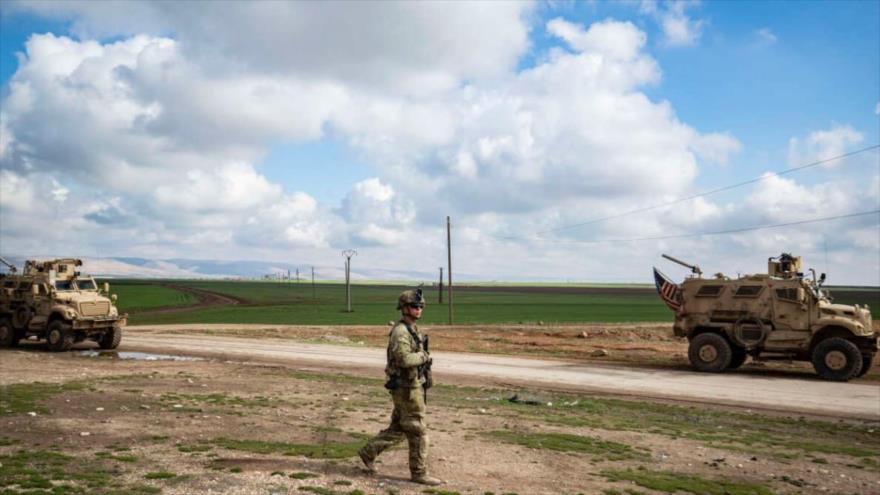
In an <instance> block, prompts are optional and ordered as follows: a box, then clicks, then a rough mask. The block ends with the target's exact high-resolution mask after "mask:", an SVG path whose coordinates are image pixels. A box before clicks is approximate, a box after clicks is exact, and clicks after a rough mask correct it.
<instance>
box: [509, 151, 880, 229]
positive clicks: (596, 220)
mask: <svg viewBox="0 0 880 495" xmlns="http://www.w3.org/2000/svg"><path fill="white" fill-rule="evenodd" d="M877 148H880V144H875V145H872V146H868V147H867V148H862V149H859V150H855V151H850V152H849V153H844V154H842V155H837V156H833V157H831V158H826V159H824V160H819V161H815V162H812V163H808V164H806V165H800V166H798V167H792V168H787V169H785V170H782V171H780V172H771V173H769V174H765V175H762V176H760V177H755V178H753V179H749V180H747V181H743V182H738V183H736V184H731V185H729V186H724V187H719V188H717V189H712V190H709V191H704V192H701V193H697V194H692V195H690V196H686V197H684V198H680V199H676V200H674V201H669V202H666V203H661V204H657V205H653V206H646V207H643V208H636V209H634V210H629V211H625V212H623V213H617V214H614V215H609V216H607V217H601V218H594V219H593V220H588V221H586V222H580V223H574V224H570V225H563V226H561V227H556V228H554V229H547V230H542V231H540V232H535V234H549V233H550V232H559V231H561V230H569V229H574V228H577V227H583V226H585V225H592V224H594V223H599V222H605V221H607V220H613V219H615V218H620V217H624V216H627V215H632V214H634V213H642V212H646V211H651V210H656V209H657V208H663V207H665V206H672V205H675V204H678V203H683V202H685V201H689V200H692V199H696V198H699V197H702V196H708V195H710V194H715V193H719V192H722V191H728V190H730V189H736V188H737V187H742V186H745V185H748V184H754V183H755V182H760V181H762V180H766V179H769V178H770V177H779V176H782V175H787V174H790V173H793V172H797V171H800V170H804V169H807V168H811V167H816V166H818V165H822V164H823V163H828V162H832V161H834V160H840V159H841V158H846V157H849V156H853V155H857V154H859V153H864V152H866V151H870V150H873V149H877ZM502 239H511V240H516V239H521V238H517V237H502Z"/></svg>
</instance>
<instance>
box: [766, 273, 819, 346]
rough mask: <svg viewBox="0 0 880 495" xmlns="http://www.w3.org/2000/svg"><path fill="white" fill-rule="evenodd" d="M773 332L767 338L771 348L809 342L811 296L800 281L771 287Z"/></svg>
mask: <svg viewBox="0 0 880 495" xmlns="http://www.w3.org/2000/svg"><path fill="white" fill-rule="evenodd" d="M770 289H771V292H772V293H771V294H770V296H771V297H770V299H771V304H772V308H773V330H772V331H771V332H770V333H769V334H768V336H767V344H768V347H769V346H773V345H780V346H786V347H787V346H790V345H793V344H796V343H799V342H808V341H809V334H810V311H809V309H810V304H809V300H808V298H809V295H808V294H807V292H806V290H805V289H804V288H803V287H802V286H801V284H800V283H799V282H798V281H794V280H793V281H783V282H775V283H774V284H773V285H772V286H771V287H770Z"/></svg>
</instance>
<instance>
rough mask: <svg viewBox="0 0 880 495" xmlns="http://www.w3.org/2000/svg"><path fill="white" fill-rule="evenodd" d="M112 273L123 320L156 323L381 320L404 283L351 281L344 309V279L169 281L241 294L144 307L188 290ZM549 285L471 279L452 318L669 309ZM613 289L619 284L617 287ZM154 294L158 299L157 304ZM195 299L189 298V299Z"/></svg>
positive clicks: (646, 316)
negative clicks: (199, 303)
mask: <svg viewBox="0 0 880 495" xmlns="http://www.w3.org/2000/svg"><path fill="white" fill-rule="evenodd" d="M150 283H151V284H155V285H152V286H151V285H145V284H144V282H143V281H124V280H117V281H114V282H113V284H112V289H113V290H112V292H114V293H118V294H119V304H120V308H121V309H122V310H123V311H128V312H129V313H130V314H131V316H130V320H129V322H130V323H131V324H135V325H136V324H161V323H265V324H291V325H295V324H325V325H363V324H382V323H385V322H387V321H389V320H394V319H397V318H398V315H399V313H398V311H397V310H396V308H395V305H396V301H397V296H398V294H400V292H401V291H402V290H404V289H405V288H406V287H404V286H381V285H354V286H352V308H353V310H354V311H353V312H352V313H347V312H346V311H345V286H344V285H342V284H327V283H325V284H318V285H317V286H316V288H315V294H314V297H313V293H312V287H311V285H310V284H305V283H303V284H299V285H297V284H280V283H271V282H231V281H174V284H175V285H178V286H185V287H192V288H195V289H203V290H208V291H211V292H217V293H221V294H225V295H229V296H233V297H236V298H239V299H243V300H245V301H246V302H245V303H243V304H240V305H236V306H215V307H208V308H195V309H193V310H191V311H183V312H173V313H149V312H145V310H148V309H150V308H155V307H159V306H171V305H176V304H185V303H181V302H179V301H177V302H171V303H167V301H168V300H170V299H173V298H172V297H171V295H170V294H169V292H171V293H175V292H176V293H177V294H180V295H181V296H186V297H192V296H188V295H186V294H183V293H180V292H177V291H175V290H174V289H170V288H167V287H162V286H160V285H159V284H160V283H161V282H150ZM552 290H553V288H546V289H545V288H538V289H534V290H533V289H530V288H517V289H510V288H507V289H506V290H502V289H501V288H490V287H474V288H469V289H467V290H460V291H458V292H455V293H454V297H455V305H454V310H455V322H456V323H472V324H475V323H519V322H524V323H535V322H538V321H543V322H545V323H578V322H599V321H617V322H622V321H667V320H669V321H671V319H672V314H671V313H670V312H669V310H668V309H666V307H665V306H664V305H663V303H662V302H661V301H660V300H659V299H658V298H657V296H656V295H655V294H654V293H653V292H649V291H646V290H624V291H622V293H621V294H604V293H602V292H603V291H602V290H601V289H597V291H598V292H597V293H595V294H593V293H587V294H584V293H553V292H550V291H552ZM617 291H618V292H620V290H619V289H617ZM425 294H426V297H427V298H428V308H427V310H426V311H425V317H424V319H423V322H424V323H445V322H446V321H447V313H448V309H447V305H446V304H445V303H444V304H443V305H440V304H438V303H437V297H438V295H437V291H436V290H435V289H430V288H428V289H425ZM160 301H166V303H162V304H160ZM195 302H196V301H195V300H192V301H191V303H192V304H194V303H195Z"/></svg>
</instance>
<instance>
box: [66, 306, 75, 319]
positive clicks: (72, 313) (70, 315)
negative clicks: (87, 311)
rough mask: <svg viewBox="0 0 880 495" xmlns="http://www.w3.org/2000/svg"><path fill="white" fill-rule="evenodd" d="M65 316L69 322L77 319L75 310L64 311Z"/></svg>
mask: <svg viewBox="0 0 880 495" xmlns="http://www.w3.org/2000/svg"><path fill="white" fill-rule="evenodd" d="M64 316H65V317H66V318H67V319H68V320H74V319H76V310H75V309H73V308H67V309H65V310H64Z"/></svg>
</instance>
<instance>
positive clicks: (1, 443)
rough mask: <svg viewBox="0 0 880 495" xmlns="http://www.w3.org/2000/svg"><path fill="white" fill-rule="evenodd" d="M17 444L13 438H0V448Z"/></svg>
mask: <svg viewBox="0 0 880 495" xmlns="http://www.w3.org/2000/svg"><path fill="white" fill-rule="evenodd" d="M17 443H18V440H15V439H14V438H7V437H0V447H8V446H10V445H15V444H17Z"/></svg>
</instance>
